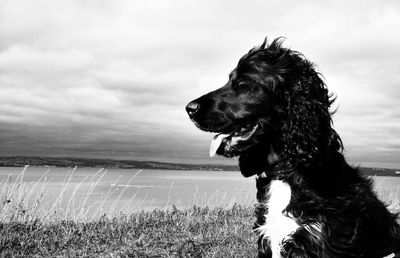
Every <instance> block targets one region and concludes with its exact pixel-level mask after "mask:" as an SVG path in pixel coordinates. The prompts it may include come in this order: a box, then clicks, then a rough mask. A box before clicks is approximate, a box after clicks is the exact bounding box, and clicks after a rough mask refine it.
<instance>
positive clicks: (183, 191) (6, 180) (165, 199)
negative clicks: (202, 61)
mask: <svg viewBox="0 0 400 258" xmlns="http://www.w3.org/2000/svg"><path fill="white" fill-rule="evenodd" d="M372 178H373V181H374V187H375V191H376V192H377V194H378V196H379V197H380V198H381V199H383V200H384V201H386V202H393V201H395V202H396V203H397V204H398V203H399V200H400V177H381V176H373V177H372ZM0 193H1V201H2V203H3V204H4V203H7V202H11V201H13V202H17V201H19V202H23V204H24V205H27V206H32V205H38V204H40V205H41V206H42V207H44V208H46V207H48V209H50V208H49V207H53V208H54V207H55V206H57V207H59V208H62V209H65V210H70V211H74V212H76V211H77V210H79V209H81V210H82V209H85V211H86V210H88V211H89V213H90V212H91V211H90V209H92V210H94V211H96V212H104V213H110V212H112V213H116V212H133V211H141V210H152V209H166V208H172V207H174V206H175V207H177V208H188V207H191V206H193V205H196V206H202V207H203V206H209V207H229V206H231V205H234V204H241V205H248V206H252V205H253V204H255V203H256V199H255V195H256V189H255V178H254V177H251V178H244V177H243V176H242V175H241V174H240V172H238V171H184V170H148V169H98V168H79V167H78V168H56V167H25V168H21V167H0ZM17 199H18V200H17Z"/></svg>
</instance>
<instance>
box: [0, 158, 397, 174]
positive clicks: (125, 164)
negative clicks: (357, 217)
mask: <svg viewBox="0 0 400 258" xmlns="http://www.w3.org/2000/svg"><path fill="white" fill-rule="evenodd" d="M26 165H30V166H41V167H75V166H77V167H91V168H120V169H136V168H137V169H164V170H205V171H239V166H237V165H236V166H231V165H215V164H179V163H167V162H157V161H137V160H115V159H84V158H54V157H27V156H15V157H0V167H24V166H26ZM360 171H361V173H362V174H364V175H368V176H400V169H398V170H396V169H387V168H369V167H361V168H360Z"/></svg>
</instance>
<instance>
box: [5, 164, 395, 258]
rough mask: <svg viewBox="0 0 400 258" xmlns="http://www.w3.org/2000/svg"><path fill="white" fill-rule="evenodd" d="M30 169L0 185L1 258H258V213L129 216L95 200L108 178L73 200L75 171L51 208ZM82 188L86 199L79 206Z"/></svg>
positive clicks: (240, 209)
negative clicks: (27, 180) (255, 228)
mask: <svg viewBox="0 0 400 258" xmlns="http://www.w3.org/2000/svg"><path fill="white" fill-rule="evenodd" d="M26 169H27V167H25V168H24V169H23V170H22V172H21V174H20V175H19V176H18V177H17V178H15V180H11V178H10V177H9V178H8V179H7V180H5V181H3V182H2V184H0V186H2V187H1V188H0V256H1V257H25V256H29V257H32V256H36V257H55V256H57V257H76V256H79V257H82V256H86V257H255V256H256V236H255V234H254V233H253V232H252V230H251V227H252V223H253V221H254V219H255V218H254V215H253V207H246V206H240V205H236V204H232V203H233V202H230V204H228V205H223V204H222V202H221V207H215V208H209V207H207V206H201V207H200V206H196V205H194V206H192V207H191V208H186V209H177V208H176V207H175V206H173V207H172V208H169V209H154V210H150V211H136V212H129V213H127V212H126V210H124V209H115V205H111V206H107V203H106V200H107V198H109V197H110V196H111V195H112V194H117V201H118V198H120V197H121V196H122V195H123V192H119V193H113V190H112V189H110V190H109V191H108V192H107V193H106V194H105V195H102V196H99V198H98V200H97V201H93V200H92V199H90V198H89V197H90V195H91V194H92V193H93V190H94V188H95V187H96V185H97V184H98V183H99V182H100V180H101V179H102V178H103V176H104V173H105V172H104V171H102V170H100V171H98V172H97V173H96V174H95V175H93V176H92V177H89V178H84V179H83V180H82V181H81V182H80V183H78V184H77V185H74V186H73V189H72V191H69V193H70V195H69V196H68V194H67V192H68V191H67V188H68V187H70V186H71V185H70V184H71V177H72V175H73V173H74V172H75V170H72V171H71V173H70V175H69V176H67V177H66V179H65V182H64V184H63V187H62V189H61V191H60V194H59V195H58V196H55V199H54V202H51V203H46V202H45V201H44V199H45V198H44V197H45V195H46V194H47V193H46V188H47V187H48V184H49V181H48V180H47V179H46V175H44V176H43V178H42V179H40V180H38V181H37V182H33V183H24V182H23V177H24V173H25V170H26ZM139 173H140V171H139V172H138V173H137V174H136V175H138V174H139ZM136 175H135V176H136ZM135 176H134V177H135ZM131 180H132V179H131ZM128 183H129V182H128ZM82 185H84V186H85V187H84V188H85V189H84V192H83V194H84V197H83V199H82V198H81V199H80V201H79V203H76V202H77V199H76V195H77V192H78V191H79V189H80V187H82ZM172 187H173V185H172V186H171V189H170V192H171V190H172ZM381 196H384V197H385V199H386V201H389V203H390V204H391V205H390V209H392V210H394V211H400V206H399V204H400V201H399V199H398V193H389V192H384V193H383V194H381ZM134 198H135V195H134V196H132V199H131V200H129V202H127V205H130V204H131V203H132V202H133V201H134ZM210 198H212V196H210ZM169 203H170V197H168V201H167V204H168V206H169ZM206 203H207V202H206Z"/></svg>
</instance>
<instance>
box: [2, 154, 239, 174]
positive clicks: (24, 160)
mask: <svg viewBox="0 0 400 258" xmlns="http://www.w3.org/2000/svg"><path fill="white" fill-rule="evenodd" d="M26 165H29V166H46V167H75V166H77V167H91V168H121V169H134V168H139V169H165V170H209V171H238V170H239V167H238V166H230V165H215V164H178V163H167V162H157V161H137V160H115V159H84V158H54V157H26V156H15V157H0V167H24V166H26Z"/></svg>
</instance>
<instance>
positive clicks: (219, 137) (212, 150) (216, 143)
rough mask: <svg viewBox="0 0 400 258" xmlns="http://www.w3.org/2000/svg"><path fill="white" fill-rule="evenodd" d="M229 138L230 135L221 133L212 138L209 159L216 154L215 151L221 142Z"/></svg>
mask: <svg viewBox="0 0 400 258" xmlns="http://www.w3.org/2000/svg"><path fill="white" fill-rule="evenodd" d="M229 136H230V134H222V133H220V134H217V135H215V136H214V138H213V139H212V140H211V145H210V157H214V156H215V153H217V150H218V148H219V146H220V145H221V143H222V140H223V139H225V138H227V137H229Z"/></svg>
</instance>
